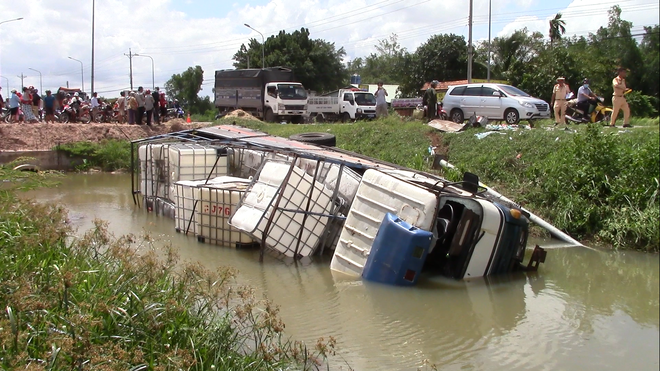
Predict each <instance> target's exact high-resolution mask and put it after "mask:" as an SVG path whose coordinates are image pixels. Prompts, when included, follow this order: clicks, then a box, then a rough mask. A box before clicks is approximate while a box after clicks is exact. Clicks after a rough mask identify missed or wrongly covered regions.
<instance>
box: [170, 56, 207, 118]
mask: <svg viewBox="0 0 660 371" xmlns="http://www.w3.org/2000/svg"><path fill="white" fill-rule="evenodd" d="M203 81H204V70H202V67H200V66H195V67H194V68H193V67H188V69H187V70H185V71H183V72H182V73H181V74H174V75H172V77H171V78H170V79H169V80H167V82H166V83H165V91H166V92H167V95H168V96H170V97H172V98H174V99H177V100H179V102H181V103H182V104H183V106H184V107H186V108H187V109H188V110H190V111H191V113H203V112H204V109H201V110H200V107H198V106H199V103H200V101H201V100H200V98H199V96H198V94H199V91H200V90H201V89H202V82H203Z"/></svg>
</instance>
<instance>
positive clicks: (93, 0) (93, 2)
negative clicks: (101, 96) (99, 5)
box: [92, 0, 96, 94]
mask: <svg viewBox="0 0 660 371" xmlns="http://www.w3.org/2000/svg"><path fill="white" fill-rule="evenodd" d="M95 3H96V1H95V0H92V94H94V5H95Z"/></svg>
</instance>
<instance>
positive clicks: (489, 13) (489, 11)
mask: <svg viewBox="0 0 660 371" xmlns="http://www.w3.org/2000/svg"><path fill="white" fill-rule="evenodd" d="M491 3H492V0H488V76H487V79H488V82H490V15H491V5H492V4H491Z"/></svg>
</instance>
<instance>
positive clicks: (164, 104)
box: [159, 93, 167, 122]
mask: <svg viewBox="0 0 660 371" xmlns="http://www.w3.org/2000/svg"><path fill="white" fill-rule="evenodd" d="M159 105H160V122H163V121H166V120H167V99H165V93H160V104H159Z"/></svg>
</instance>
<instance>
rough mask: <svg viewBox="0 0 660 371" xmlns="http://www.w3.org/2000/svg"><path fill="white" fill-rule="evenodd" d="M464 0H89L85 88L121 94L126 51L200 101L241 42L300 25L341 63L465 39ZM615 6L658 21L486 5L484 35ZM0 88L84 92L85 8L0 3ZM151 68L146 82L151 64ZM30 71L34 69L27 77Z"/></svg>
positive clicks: (140, 69)
mask: <svg viewBox="0 0 660 371" xmlns="http://www.w3.org/2000/svg"><path fill="white" fill-rule="evenodd" d="M468 1H469V0H453V1H448V0H445V1H439V0H256V1H240V2H239V1H212V0H103V1H101V0H98V1H96V13H95V38H94V40H95V58H94V61H95V68H94V74H95V78H94V81H95V86H94V90H96V91H98V92H99V93H100V94H101V95H104V96H117V95H118V93H119V91H120V90H122V89H126V88H129V87H130V85H129V60H128V57H126V56H125V55H124V54H127V53H128V51H129V48H130V49H131V50H132V52H133V53H138V54H140V55H142V56H140V57H134V58H133V81H134V88H135V87H137V86H138V85H142V86H145V87H150V86H152V84H153V85H157V86H162V85H163V84H164V83H165V81H167V80H168V79H169V78H170V77H171V75H172V74H174V73H180V72H182V71H184V70H185V69H186V68H188V67H190V66H195V65H200V66H202V68H203V69H204V71H205V83H204V86H203V90H202V94H203V95H210V94H211V85H212V80H213V73H214V71H215V70H218V69H226V68H232V56H233V54H234V53H235V52H236V51H237V50H238V48H239V47H240V45H241V44H242V43H247V42H248V41H249V39H250V38H257V39H258V40H260V39H261V36H259V34H258V33H256V32H254V31H252V30H250V29H248V28H247V27H245V26H244V25H243V24H244V23H248V24H250V25H251V26H252V27H254V28H255V29H257V30H259V31H261V32H262V33H263V34H264V36H265V37H268V36H270V35H272V34H275V33H277V32H278V31H279V30H283V29H284V30H287V31H288V32H290V31H293V30H295V29H299V28H300V27H307V28H309V30H310V33H311V37H312V38H315V39H324V40H327V41H330V42H334V43H335V45H336V46H337V47H344V48H345V50H346V52H347V60H348V59H353V58H355V57H360V56H362V57H364V56H366V55H369V54H370V53H371V52H373V51H374V45H375V44H376V43H377V42H378V40H380V39H384V38H387V37H388V36H390V35H391V34H397V35H398V36H399V42H400V43H401V44H402V45H403V46H404V47H406V48H407V49H408V50H409V51H414V50H415V49H416V48H417V47H418V46H419V45H420V44H422V43H424V42H425V41H426V40H427V39H428V38H429V37H430V36H432V35H434V34H438V33H455V34H459V35H463V36H465V37H466V38H467V34H468V27H467V23H468V4H469V2H468ZM614 4H619V5H620V6H621V8H622V10H623V14H622V17H623V18H624V19H626V20H630V21H632V22H633V24H634V28H633V30H634V31H641V30H642V27H641V26H645V25H647V26H649V25H653V24H657V23H659V20H658V18H659V9H658V1H657V0H620V1H615V0H601V1H598V2H593V1H591V0H557V1H552V2H549V1H540V0H492V35H493V37H496V36H501V35H505V34H510V33H512V32H513V31H514V30H516V29H520V28H523V27H527V28H528V29H530V30H532V31H541V32H542V33H543V34H544V35H546V34H547V29H548V20H549V19H550V18H552V17H553V16H554V15H555V14H556V13H557V12H562V13H563V14H564V19H565V20H566V23H567V24H566V28H567V34H568V35H572V34H578V35H587V34H588V33H589V32H595V31H596V30H597V29H598V27H600V26H604V25H606V24H607V10H608V9H609V8H610V7H611V6H612V5H614ZM0 15H1V16H0V22H2V21H4V20H8V19H12V18H16V17H23V18H24V19H23V20H21V21H16V22H10V23H4V24H1V25H0V75H1V76H2V78H0V84H1V85H2V86H3V87H4V88H5V90H6V89H7V85H9V86H11V87H17V86H18V87H20V83H21V82H20V78H19V77H18V76H19V75H21V73H22V74H24V75H25V76H27V77H26V78H25V80H24V84H25V85H34V86H37V85H38V84H39V75H38V73H37V72H35V71H34V70H37V71H39V72H41V74H42V76H41V77H42V84H43V89H44V90H45V89H47V88H49V89H57V87H58V86H66V84H67V82H68V83H69V85H70V86H80V81H81V73H80V64H79V63H78V62H75V61H73V60H71V59H69V57H72V58H76V59H79V60H81V61H82V62H83V73H82V76H83V78H84V81H85V90H86V91H89V90H90V89H91V86H90V85H91V72H92V71H91V70H92V69H91V2H90V1H89V0H87V1H86V2H85V4H84V5H80V6H68V5H67V6H63V5H62V3H60V2H48V1H24V2H8V1H3V2H0ZM474 24H475V26H474V31H473V39H474V40H475V41H479V40H485V39H487V37H488V27H487V25H488V0H474ZM146 56H150V57H151V58H153V61H154V81H153V83H152V81H151V80H152V79H151V76H152V73H151V72H152V68H151V67H152V64H151V60H150V59H149V58H148V57H146ZM32 69H34V70H32Z"/></svg>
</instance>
